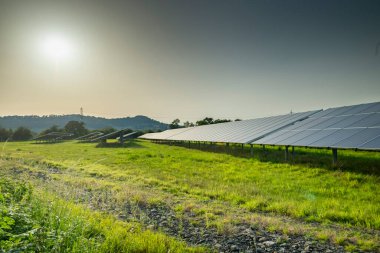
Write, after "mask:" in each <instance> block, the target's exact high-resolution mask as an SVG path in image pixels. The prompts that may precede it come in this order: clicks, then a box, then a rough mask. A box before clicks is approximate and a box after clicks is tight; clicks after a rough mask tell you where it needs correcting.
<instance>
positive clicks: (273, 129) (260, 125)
mask: <svg viewBox="0 0 380 253" xmlns="http://www.w3.org/2000/svg"><path fill="white" fill-rule="evenodd" d="M140 138H144V139H153V140H169V141H170V140H171V141H207V142H225V143H242V144H245V143H247V144H263V145H281V146H304V147H323V148H353V149H364V150H380V102H377V103H369V104H360V105H352V106H343V107H337V108H330V109H327V110H318V111H310V112H303V113H294V114H288V115H281V116H274V117H266V118H259V119H252V120H243V121H236V122H228V123H220V124H213V125H206V126H197V127H189V128H179V129H172V130H166V131H164V132H160V133H149V134H145V135H143V136H141V137H140Z"/></svg>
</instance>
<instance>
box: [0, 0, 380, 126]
mask: <svg viewBox="0 0 380 253" xmlns="http://www.w3.org/2000/svg"><path fill="white" fill-rule="evenodd" d="M57 38H59V39H58V40H60V41H59V42H58V44H59V43H61V44H62V43H63V44H64V45H63V48H62V47H59V46H58V49H56V48H54V45H51V44H52V43H53V42H51V41H52V40H53V41H54V39H57ZM379 42H380V1H376V0H373V1H365V0H357V1H348V0H345V1H332V0H326V1H323V0H320V1H315V0H299V1H284V0H278V1H270V0H263V1H248V0H247V1H239V0H229V1H221V0H217V1H211V0H199V1H196V0H188V1H180V0H178V1H165V0H160V1H158V0H152V1H143V0H136V1H110V0H108V1H94V0H91V1H78V0H72V1H54V0H49V1H34V0H25V1H22V0H10V1H4V0H0V115H15V114H18V115H28V114H34V115H47V114H72V113H79V109H80V107H83V108H84V113H85V114H87V115H96V116H105V117H111V118H112V117H124V116H134V115H139V114H142V115H147V116H150V117H153V118H155V119H158V120H160V121H164V122H170V121H172V120H173V119H174V118H180V119H181V120H182V121H186V120H189V121H196V120H197V119H200V118H202V117H205V116H211V117H214V118H242V119H248V118H254V117H259V116H268V115H276V114H281V113H288V112H289V111H290V110H293V111H295V112H296V111H297V112H298V111H305V110H313V109H319V108H328V107H332V106H340V105H350V104H357V103H366V102H374V101H380V55H377V56H376V55H375V50H376V45H377V44H378V43H379ZM49 43H50V44H49ZM49 46H50V47H49ZM51 46H53V49H52V48H51ZM49 50H50V51H49ZM52 50H53V52H51V51H52ZM54 50H63V52H54ZM65 50H66V51H67V52H66V51H65ZM56 54H58V56H57V55H56ZM60 54H62V55H63V57H61V58H59V57H60ZM57 57H58V58H59V59H58V58H57Z"/></svg>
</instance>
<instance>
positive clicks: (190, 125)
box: [183, 121, 194, 127]
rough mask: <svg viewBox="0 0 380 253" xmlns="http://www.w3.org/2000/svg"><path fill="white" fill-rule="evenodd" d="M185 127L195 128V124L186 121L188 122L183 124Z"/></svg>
mask: <svg viewBox="0 0 380 253" xmlns="http://www.w3.org/2000/svg"><path fill="white" fill-rule="evenodd" d="M183 126H184V127H193V126H194V123H192V122H189V121H186V122H184V123H183Z"/></svg>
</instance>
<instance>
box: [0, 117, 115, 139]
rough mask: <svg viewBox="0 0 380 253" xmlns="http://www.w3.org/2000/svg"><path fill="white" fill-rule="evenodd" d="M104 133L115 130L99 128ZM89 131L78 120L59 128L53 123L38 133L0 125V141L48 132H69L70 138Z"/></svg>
mask: <svg viewBox="0 0 380 253" xmlns="http://www.w3.org/2000/svg"><path fill="white" fill-rule="evenodd" d="M95 131H101V132H103V133H104V134H108V133H112V132H115V131H117V130H116V129H114V128H112V127H107V128H103V129H100V130H95ZM90 132H91V131H90V130H88V129H87V128H86V127H85V124H84V123H83V122H79V121H74V120H73V121H69V122H67V124H66V125H65V126H64V127H63V128H60V127H59V126H57V125H53V126H51V127H50V128H48V129H45V130H43V131H42V132H40V133H39V134H36V133H33V132H32V131H31V130H30V129H29V128H26V127H19V128H17V129H16V130H14V131H13V130H12V129H5V128H1V127H0V142H2V141H27V140H30V139H32V138H33V136H42V135H47V134H50V133H70V134H72V138H77V137H80V136H83V135H86V134H88V133H90Z"/></svg>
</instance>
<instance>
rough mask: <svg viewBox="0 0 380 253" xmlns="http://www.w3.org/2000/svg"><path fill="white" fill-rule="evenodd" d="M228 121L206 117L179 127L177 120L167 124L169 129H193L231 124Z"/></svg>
mask: <svg viewBox="0 0 380 253" xmlns="http://www.w3.org/2000/svg"><path fill="white" fill-rule="evenodd" d="M231 121H232V120H230V119H213V118H211V117H206V118H204V119H201V120H198V121H196V122H195V124H194V123H192V122H189V121H185V122H184V123H183V125H180V123H181V121H180V120H179V119H175V120H173V121H172V123H170V124H169V128H170V129H176V128H182V127H193V126H203V125H211V124H218V123H225V122H231ZM235 121H241V119H235Z"/></svg>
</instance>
